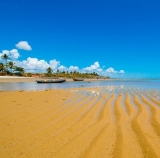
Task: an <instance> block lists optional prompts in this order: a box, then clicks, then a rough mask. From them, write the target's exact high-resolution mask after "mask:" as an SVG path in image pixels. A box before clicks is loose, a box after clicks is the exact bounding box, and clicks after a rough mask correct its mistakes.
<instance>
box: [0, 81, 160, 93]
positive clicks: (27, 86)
mask: <svg viewBox="0 0 160 158" xmlns="http://www.w3.org/2000/svg"><path fill="white" fill-rule="evenodd" d="M99 86H100V87H102V86H120V87H122V88H123V87H126V86H127V87H129V88H132V87H134V88H140V89H141V88H142V89H143V88H147V89H158V90H160V80H107V81H93V82H90V83H89V82H85V81H82V82H78V81H77V82H64V83H43V84H38V83H36V82H6V83H0V90H1V91H14V90H25V91H31V90H46V89H63V88H79V87H99Z"/></svg>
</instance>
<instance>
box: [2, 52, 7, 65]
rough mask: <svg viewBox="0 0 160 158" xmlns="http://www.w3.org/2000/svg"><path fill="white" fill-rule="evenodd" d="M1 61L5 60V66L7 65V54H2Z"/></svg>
mask: <svg viewBox="0 0 160 158" xmlns="http://www.w3.org/2000/svg"><path fill="white" fill-rule="evenodd" d="M1 58H2V59H4V60H6V64H7V60H8V59H9V57H8V55H7V54H3V55H2V56H1Z"/></svg>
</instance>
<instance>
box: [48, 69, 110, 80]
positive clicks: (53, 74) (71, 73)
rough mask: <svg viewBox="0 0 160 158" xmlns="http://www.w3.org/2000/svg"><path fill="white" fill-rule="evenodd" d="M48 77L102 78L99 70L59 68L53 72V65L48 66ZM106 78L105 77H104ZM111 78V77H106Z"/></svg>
mask: <svg viewBox="0 0 160 158" xmlns="http://www.w3.org/2000/svg"><path fill="white" fill-rule="evenodd" d="M45 76H46V77H57V78H58V77H66V78H75V77H79V78H101V77H102V76H100V75H99V74H98V73H97V72H91V73H81V72H79V71H60V70H59V69H58V70H57V71H56V72H53V70H52V68H51V67H48V68H47V70H46V74H45ZM103 78H104V77H103ZM105 78H109V77H105Z"/></svg>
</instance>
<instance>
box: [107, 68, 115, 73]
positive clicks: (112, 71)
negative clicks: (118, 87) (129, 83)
mask: <svg viewBox="0 0 160 158" xmlns="http://www.w3.org/2000/svg"><path fill="white" fill-rule="evenodd" d="M106 72H108V73H117V71H115V70H114V68H112V67H110V68H108V69H107V70H106Z"/></svg>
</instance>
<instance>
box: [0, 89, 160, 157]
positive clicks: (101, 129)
mask: <svg viewBox="0 0 160 158" xmlns="http://www.w3.org/2000/svg"><path fill="white" fill-rule="evenodd" d="M0 100H1V104H0V108H1V110H0V126H1V128H0V142H1V143H0V155H1V157H2V158H8V157H11V158H17V157H21V158H28V157H33V158H38V157H39V158H41V157H42V158H44V157H46V158H49V157H51V158H63V157H64V158H106V157H107V158H112V157H113V158H121V157H122V158H128V157H129V158H132V157H133V158H142V157H147V158H158V157H160V152H159V151H160V91H159V90H156V89H145V88H142V87H124V86H107V87H92V88H84V87H83V88H76V89H73V88H72V89H65V90H40V91H30V92H29V91H14V92H1V94H0Z"/></svg>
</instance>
